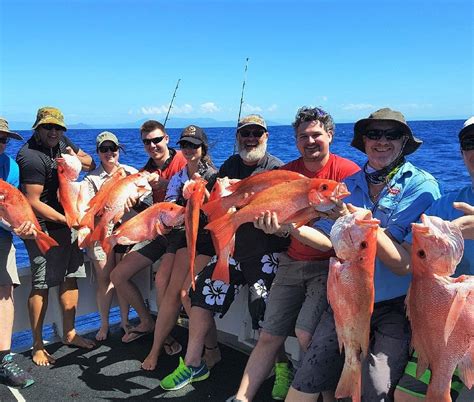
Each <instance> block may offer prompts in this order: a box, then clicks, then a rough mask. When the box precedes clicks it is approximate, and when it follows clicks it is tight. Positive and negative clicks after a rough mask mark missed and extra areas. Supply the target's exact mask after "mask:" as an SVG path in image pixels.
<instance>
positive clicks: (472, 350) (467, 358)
mask: <svg viewBox="0 0 474 402" xmlns="http://www.w3.org/2000/svg"><path fill="white" fill-rule="evenodd" d="M458 370H459V377H460V378H461V380H462V382H463V383H464V385H465V386H466V387H467V388H469V389H471V388H472V386H473V385H474V343H472V342H471V346H470V347H469V350H468V351H467V353H466V354H465V355H464V357H463V358H462V359H461V360H460V361H459V363H458Z"/></svg>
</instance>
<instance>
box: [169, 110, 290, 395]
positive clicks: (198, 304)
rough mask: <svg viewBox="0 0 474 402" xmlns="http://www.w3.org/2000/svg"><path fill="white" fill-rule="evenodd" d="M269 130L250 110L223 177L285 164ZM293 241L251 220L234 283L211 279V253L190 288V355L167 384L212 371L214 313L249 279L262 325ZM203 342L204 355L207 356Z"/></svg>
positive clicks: (232, 265)
mask: <svg viewBox="0 0 474 402" xmlns="http://www.w3.org/2000/svg"><path fill="white" fill-rule="evenodd" d="M268 136H269V133H268V131H267V125H266V123H265V120H264V119H263V118H262V117H261V116H259V115H249V116H246V117H244V118H242V119H241V120H240V121H239V124H238V127H237V144H238V150H239V153H238V154H235V155H232V156H231V157H230V158H229V159H227V160H226V161H225V162H224V163H223V165H222V166H221V168H220V170H219V173H218V177H225V176H227V177H229V178H230V179H245V178H246V177H249V176H251V175H253V174H256V173H260V172H263V171H266V170H272V169H276V168H278V167H280V166H281V165H283V163H282V162H281V161H280V160H279V159H278V158H276V157H274V156H272V155H270V154H269V153H267V141H268ZM287 245H288V241H287V239H285V238H281V237H278V236H273V235H267V234H265V233H264V232H263V231H261V230H259V229H256V228H255V227H254V225H253V224H252V223H247V224H244V225H242V226H241V227H240V228H239V229H238V230H237V233H236V240H235V252H234V254H233V258H231V259H230V261H229V271H230V283H224V282H222V281H213V280H212V279H211V278H212V274H213V272H214V268H215V263H216V257H214V258H213V259H211V262H210V263H209V264H208V265H207V266H206V267H205V268H204V269H203V270H202V271H201V273H200V274H199V275H198V277H197V279H196V289H195V290H194V291H193V290H191V291H190V293H189V296H190V298H191V305H192V308H191V312H190V315H189V340H188V347H187V352H186V357H185V359H184V360H183V359H182V358H180V364H179V366H178V368H177V369H176V370H175V371H174V372H172V373H171V374H170V375H168V376H167V377H165V378H164V379H163V380H162V381H161V382H160V385H161V387H162V388H163V389H165V390H168V391H170V390H176V389H180V388H182V387H184V386H185V385H187V384H189V383H191V382H195V381H201V380H205V379H206V378H208V377H209V368H211V367H212V366H214V365H215V364H216V363H217V362H218V361H219V360H220V358H221V356H220V351H219V349H218V346H217V331H216V327H215V321H214V318H213V315H214V314H219V316H220V318H222V317H223V316H224V314H225V313H226V312H227V311H228V309H229V308H230V306H231V304H232V302H233V301H234V297H235V295H236V293H237V289H239V288H240V287H242V286H244V285H248V287H249V301H248V303H249V311H250V315H251V317H252V327H253V328H254V329H255V330H258V329H260V323H261V321H262V319H263V315H264V312H265V306H266V298H267V295H268V291H269V289H270V285H271V283H272V281H273V278H274V276H275V271H276V267H277V266H278V252H280V251H282V250H283V249H285V248H286V247H287ZM203 348H204V357H203V360H201V356H202V351H203ZM279 351H280V355H281V358H282V359H285V360H286V356H285V354H284V349H283V347H282V348H280V349H279ZM276 354H277V353H276ZM279 370H280V371H281V372H283V373H284V374H283V375H284V376H285V375H286V376H289V375H290V374H291V373H290V369H289V367H288V364H287V363H286V362H285V363H283V365H282V366H281V367H280V368H279Z"/></svg>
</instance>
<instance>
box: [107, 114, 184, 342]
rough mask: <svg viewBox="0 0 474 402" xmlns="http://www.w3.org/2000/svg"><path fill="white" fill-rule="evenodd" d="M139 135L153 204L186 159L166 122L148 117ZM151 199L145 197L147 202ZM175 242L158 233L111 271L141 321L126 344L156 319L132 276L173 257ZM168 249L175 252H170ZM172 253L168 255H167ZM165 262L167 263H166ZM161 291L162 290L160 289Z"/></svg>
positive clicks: (117, 285) (112, 277)
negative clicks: (173, 143)
mask: <svg viewBox="0 0 474 402" xmlns="http://www.w3.org/2000/svg"><path fill="white" fill-rule="evenodd" d="M140 137H141V141H142V143H143V147H144V148H145V151H146V153H147V154H148V155H149V157H150V159H148V162H147V163H146V164H145V166H144V167H143V169H142V170H145V171H147V172H150V173H153V175H151V176H150V178H151V180H150V181H149V183H150V186H151V188H152V191H153V203H157V202H162V201H163V200H164V198H165V195H166V189H167V188H168V183H169V180H170V179H171V177H172V176H173V175H174V174H176V173H178V172H179V171H180V170H181V169H183V167H184V166H186V163H187V162H186V159H185V158H184V156H183V154H182V152H181V151H177V150H175V149H173V148H171V147H168V143H169V137H168V134H167V133H166V130H165V127H164V126H163V124H161V123H160V122H158V121H156V120H148V121H146V122H145V123H143V125H142V126H141V128H140ZM148 201H149V200H145V203H148ZM174 244H175V242H174V241H173V239H170V238H168V242H167V241H166V240H165V239H164V237H163V236H158V237H157V238H156V239H154V240H152V241H147V242H143V243H139V244H137V245H135V246H134V247H133V248H132V250H131V251H130V252H129V253H128V254H127V255H126V256H125V257H124V258H123V259H122V260H121V261H120V262H119V263H118V264H117V266H116V267H115V269H114V270H113V271H112V274H111V276H110V279H111V280H112V283H113V284H114V286H115V289H116V290H117V293H119V294H120V295H121V296H122V297H123V298H124V300H126V301H127V302H128V303H129V304H130V305H131V306H132V307H133V308H134V309H135V311H136V312H137V314H138V316H139V318H140V323H139V324H138V325H137V326H136V327H133V328H131V329H129V330H128V331H127V333H126V334H125V335H124V336H123V337H122V341H123V342H124V343H130V342H133V341H135V340H136V339H138V338H140V337H142V336H143V335H145V334H147V333H150V332H152V331H153V329H154V328H155V322H154V320H153V318H152V316H151V314H150V312H149V310H148V308H147V306H146V305H145V302H144V300H143V297H142V295H141V293H140V290H139V289H138V288H137V287H136V286H135V285H134V283H133V282H132V281H131V278H132V276H134V275H135V274H136V273H137V272H139V271H141V270H143V269H144V268H146V267H149V266H150V265H151V264H153V263H155V262H156V261H158V260H159V259H160V258H161V257H162V256H163V254H164V255H165V256H164V257H163V258H171V256H172V255H174V254H172V252H174V251H175V250H171V248H173V247H174ZM167 249H169V251H172V252H170V253H167ZM168 254H169V255H168ZM165 265H166V264H165ZM167 274H168V273H166V272H162V271H160V270H158V272H157V274H156V275H157V276H158V278H157V283H160V276H161V275H163V276H164V277H166V276H167ZM157 292H158V293H159V294H162V293H163V291H161V289H157Z"/></svg>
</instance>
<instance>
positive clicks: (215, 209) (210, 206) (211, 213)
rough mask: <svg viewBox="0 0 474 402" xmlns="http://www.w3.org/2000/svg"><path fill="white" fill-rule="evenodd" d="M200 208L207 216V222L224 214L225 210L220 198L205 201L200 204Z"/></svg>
mask: <svg viewBox="0 0 474 402" xmlns="http://www.w3.org/2000/svg"><path fill="white" fill-rule="evenodd" d="M201 210H202V211H203V212H204V213H205V214H206V215H207V217H208V218H209V222H212V221H215V220H216V219H218V218H220V217H221V216H223V215H225V213H226V212H227V211H226V210H225V209H224V208H223V207H222V202H221V199H220V198H219V199H217V200H214V201H209V202H206V203H205V204H204V205H202V206H201Z"/></svg>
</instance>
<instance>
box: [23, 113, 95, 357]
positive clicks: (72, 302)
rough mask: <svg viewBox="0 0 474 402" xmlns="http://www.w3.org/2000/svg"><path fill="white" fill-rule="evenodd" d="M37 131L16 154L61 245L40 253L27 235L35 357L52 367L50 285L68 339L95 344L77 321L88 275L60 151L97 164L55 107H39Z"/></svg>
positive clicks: (30, 194) (44, 221)
mask: <svg viewBox="0 0 474 402" xmlns="http://www.w3.org/2000/svg"><path fill="white" fill-rule="evenodd" d="M33 130H34V133H33V135H32V136H31V138H30V139H29V140H28V141H27V142H26V144H25V145H23V147H22V148H21V149H20V151H19V152H18V155H17V162H18V165H19V167H20V183H21V189H22V191H23V192H24V193H25V196H26V198H27V199H28V201H29V202H30V204H31V206H32V208H33V211H34V212H35V214H36V216H37V218H38V221H39V223H40V225H41V228H42V229H43V230H44V231H45V232H47V233H48V234H49V235H50V236H51V237H52V238H54V239H55V240H56V241H57V242H58V244H59V246H57V247H52V248H51V249H50V250H49V251H48V253H47V254H46V255H43V254H41V252H40V251H39V249H38V247H37V246H36V243H35V242H34V241H33V240H25V246H26V249H27V251H28V255H29V257H30V265H31V278H32V289H31V293H30V296H29V299H28V308H29V312H30V321H31V328H32V331H33V350H32V357H33V362H34V363H36V364H37V365H39V366H48V365H50V364H53V363H54V362H55V359H54V357H53V356H51V355H50V354H49V353H48V351H47V350H46V349H45V347H44V344H43V335H42V330H43V322H44V317H45V315H46V309H47V306H48V294H49V288H51V287H54V286H59V302H60V305H61V307H62V312H63V328H62V336H63V342H64V343H65V344H68V345H74V346H77V347H82V348H87V349H90V348H92V347H93V346H94V343H93V342H92V341H90V340H88V339H85V338H82V337H80V336H79V335H78V334H77V333H76V330H75V327H74V320H75V315H76V310H77V304H78V300H79V291H78V287H77V278H84V277H85V276H86V273H85V268H84V257H83V253H82V251H81V250H80V249H79V247H78V245H77V231H76V230H74V229H69V227H68V226H67V225H66V218H65V216H64V210H63V208H62V206H61V204H60V203H59V200H58V197H57V191H58V187H59V182H58V175H57V164H56V158H57V157H59V156H60V155H61V153H70V154H73V153H75V154H76V155H77V157H78V158H79V159H80V161H81V163H82V169H83V170H85V171H89V170H92V169H94V168H95V164H94V161H93V159H92V157H91V156H90V155H88V154H86V153H85V152H84V151H82V150H81V149H80V148H79V147H77V146H76V145H75V144H74V143H73V142H72V141H71V140H70V139H69V138H68V137H67V136H66V135H65V134H64V133H65V131H66V130H67V128H66V125H65V123H64V117H63V114H62V113H61V111H60V110H59V109H57V108H54V107H43V108H41V109H39V110H38V113H37V116H36V121H35V124H34V125H33Z"/></svg>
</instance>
